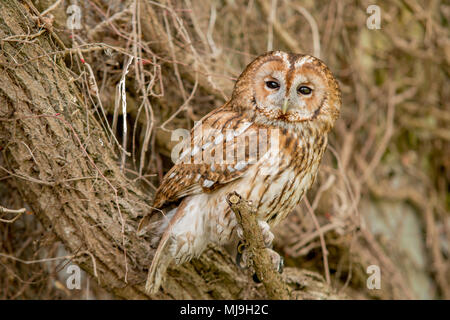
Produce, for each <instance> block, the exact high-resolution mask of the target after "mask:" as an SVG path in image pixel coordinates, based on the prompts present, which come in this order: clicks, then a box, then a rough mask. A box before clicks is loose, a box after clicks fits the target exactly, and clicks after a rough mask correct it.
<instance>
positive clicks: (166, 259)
mask: <svg viewBox="0 0 450 320" xmlns="http://www.w3.org/2000/svg"><path fill="white" fill-rule="evenodd" d="M169 239H170V230H166V232H165V233H164V235H163V237H162V238H161V242H160V243H159V246H158V249H157V250H156V253H155V256H154V257H153V260H152V264H151V266H150V270H149V271H148V275H147V282H146V283H145V291H147V292H148V293H149V294H155V293H157V292H158V290H159V288H160V287H161V282H162V280H163V278H164V275H165V274H166V270H167V267H168V266H169V264H170V263H171V262H172V259H173V258H172V256H171V255H170V252H168V251H169V250H168V249H169V242H170V241H169Z"/></svg>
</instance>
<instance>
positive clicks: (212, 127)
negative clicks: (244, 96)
mask: <svg viewBox="0 0 450 320" xmlns="http://www.w3.org/2000/svg"><path fill="white" fill-rule="evenodd" d="M259 131H260V130H258V127H257V126H256V125H255V124H253V123H252V122H251V121H250V120H249V119H247V118H245V117H244V116H243V115H242V114H240V113H238V112H236V111H233V110H231V109H230V108H228V107H227V105H225V106H223V107H222V108H219V109H217V110H215V111H213V112H211V113H210V114H208V115H206V116H205V117H204V118H203V119H202V120H201V121H200V122H199V123H197V124H196V126H195V127H194V128H193V129H192V131H191V137H190V139H186V140H187V143H186V144H185V148H184V151H183V152H182V153H181V155H180V158H179V159H178V160H177V162H176V163H175V165H174V166H173V167H172V169H170V171H169V172H168V173H167V174H166V175H165V176H164V178H163V181H162V183H161V186H160V187H159V189H158V190H157V192H156V195H155V199H154V203H153V205H154V207H155V208H162V207H164V206H165V205H166V204H169V203H171V202H176V201H178V200H180V199H181V198H183V197H186V196H189V195H193V194H198V193H203V192H206V193H208V192H212V191H214V190H216V189H218V188H221V187H222V186H224V185H226V184H227V183H230V182H232V181H234V180H236V179H239V178H240V177H242V176H243V175H244V174H245V172H246V171H247V170H248V168H249V167H250V166H251V164H253V163H255V162H256V160H257V159H258V152H260V148H257V147H256V146H257V145H258V135H260V132H259ZM259 139H261V138H259Z"/></svg>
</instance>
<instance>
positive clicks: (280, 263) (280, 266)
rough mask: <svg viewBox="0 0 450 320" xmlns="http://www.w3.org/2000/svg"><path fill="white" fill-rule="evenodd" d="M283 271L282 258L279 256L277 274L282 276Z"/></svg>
mask: <svg viewBox="0 0 450 320" xmlns="http://www.w3.org/2000/svg"><path fill="white" fill-rule="evenodd" d="M283 270H284V258H283V257H282V256H280V262H279V263H278V273H279V274H282V273H283Z"/></svg>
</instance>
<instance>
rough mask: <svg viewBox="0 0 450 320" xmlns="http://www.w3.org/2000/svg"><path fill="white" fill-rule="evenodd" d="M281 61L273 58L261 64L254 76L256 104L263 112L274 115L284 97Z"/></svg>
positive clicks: (283, 73)
mask: <svg viewBox="0 0 450 320" xmlns="http://www.w3.org/2000/svg"><path fill="white" fill-rule="evenodd" d="M285 68H286V66H285V65H284V63H283V61H281V60H274V61H269V62H266V63H265V64H263V65H262V66H261V67H260V68H259V70H258V71H257V73H256V75H255V78H254V83H253V84H254V94H255V101H256V106H257V108H258V109H260V110H263V111H264V112H267V113H271V114H272V115H275V114H277V113H278V112H279V110H280V108H281V107H282V105H283V102H284V100H285V97H286V77H285V70H286V69H285Z"/></svg>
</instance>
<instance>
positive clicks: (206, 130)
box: [147, 51, 341, 293]
mask: <svg viewBox="0 0 450 320" xmlns="http://www.w3.org/2000/svg"><path fill="white" fill-rule="evenodd" d="M340 106H341V95H340V90H339V87H338V84H337V82H336V80H335V79H334V77H333V76H332V74H331V72H330V71H329V69H328V68H327V67H326V66H325V64H324V63H323V62H321V61H320V60H319V59H317V58H314V57H311V56H308V55H300V54H287V53H284V52H281V51H276V52H269V53H266V54H264V55H262V56H260V57H258V58H257V59H255V60H254V61H253V62H252V63H250V64H249V65H248V66H247V68H246V69H245V71H244V72H243V73H242V74H241V76H240V77H239V79H238V81H237V83H236V85H235V88H234V91H233V95H232V98H231V99H230V101H228V102H227V103H226V104H225V105H224V106H222V107H220V108H218V109H216V110H214V111H212V112H211V113H209V114H208V115H206V116H205V117H204V118H203V119H202V120H201V121H200V122H199V123H198V124H197V125H196V126H195V127H194V129H193V130H192V134H191V137H190V139H188V140H187V142H186V145H185V148H184V152H183V153H182V154H181V156H180V158H179V159H178V160H177V161H176V163H175V165H174V166H173V168H172V169H171V170H170V171H169V172H168V173H167V174H166V175H165V177H164V179H163V181H162V183H161V186H160V187H159V189H158V190H157V193H156V195H155V199H154V207H155V208H157V209H160V210H163V211H164V212H166V217H167V222H166V223H164V224H162V225H161V227H160V230H161V232H162V233H163V235H162V238H161V241H160V243H159V246H158V249H157V251H156V254H155V257H154V259H153V261H152V265H151V267H150V271H149V278H148V280H147V290H149V291H150V292H152V293H154V292H156V291H157V290H158V289H159V287H160V284H161V281H162V278H163V276H164V274H165V270H166V268H167V266H168V265H169V263H170V262H171V261H173V260H174V261H175V262H176V263H183V262H186V261H189V260H190V259H191V258H192V257H194V256H199V255H200V254H201V253H202V252H203V251H204V249H205V248H206V246H207V244H208V243H211V242H215V243H218V244H227V243H230V242H233V241H235V240H236V239H237V238H238V237H239V236H240V232H239V230H238V229H239V227H238V226H237V225H236V221H235V218H234V216H233V214H231V212H230V209H229V208H228V205H227V204H226V202H225V197H226V195H227V194H228V193H229V192H232V191H236V192H238V193H239V194H241V195H242V196H243V197H244V198H246V199H249V200H252V201H253V203H254V204H255V206H256V207H257V211H258V212H257V214H258V219H259V220H260V225H261V227H262V228H263V231H264V230H265V233H266V234H267V233H269V236H268V239H269V240H268V242H270V241H271V239H272V238H273V235H272V236H270V230H269V227H268V225H267V223H268V224H269V225H270V226H273V225H276V224H278V223H279V222H280V221H281V220H282V219H284V218H285V217H286V215H287V214H288V213H289V212H290V211H292V209H293V208H294V207H295V206H296V205H297V204H298V203H299V201H300V200H301V198H302V196H303V195H304V193H305V192H306V191H307V190H308V188H309V187H310V186H311V184H312V183H313V182H314V179H315V176H316V174H317V169H318V166H319V164H320V160H321V158H322V155H323V152H324V151H325V148H326V145H327V133H328V132H329V131H330V130H331V128H332V126H333V124H334V122H335V120H336V119H337V117H338V115H339V110H340ZM265 146H266V147H265Z"/></svg>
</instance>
